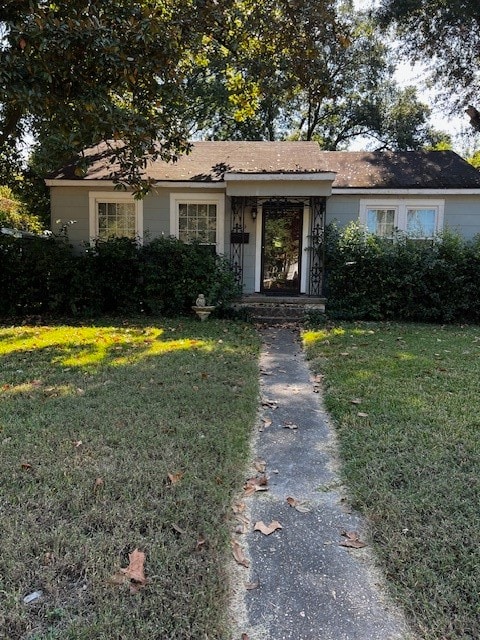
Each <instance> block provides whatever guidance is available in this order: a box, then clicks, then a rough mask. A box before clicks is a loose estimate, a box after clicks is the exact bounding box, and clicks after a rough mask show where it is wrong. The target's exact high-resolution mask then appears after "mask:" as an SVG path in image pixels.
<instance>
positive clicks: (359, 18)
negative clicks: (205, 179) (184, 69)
mask: <svg viewBox="0 0 480 640" xmlns="http://www.w3.org/2000/svg"><path fill="white" fill-rule="evenodd" d="M275 5H276V10H275V11H273V10H272V7H270V6H266V5H265V4H264V3H257V4H256V6H255V8H254V9H253V10H252V11H253V13H254V15H255V19H254V20H253V19H252V13H251V12H247V13H246V14H240V15H237V18H236V19H237V20H239V21H240V23H241V24H244V22H249V21H250V26H247V25H245V26H244V28H245V30H246V31H249V30H251V29H252V28H253V24H255V25H257V28H256V30H254V33H255V38H254V45H252V46H250V47H249V46H243V47H242V48H240V50H239V48H238V47H237V48H236V49H235V51H234V54H233V52H232V51H231V50H225V51H223V56H224V58H223V65H225V64H228V65H229V66H230V68H231V70H232V71H231V75H230V79H231V78H235V81H236V82H238V83H240V84H241V83H242V81H243V79H244V78H255V81H256V87H255V89H256V92H255V101H256V105H255V108H254V110H253V112H252V113H251V114H245V112H243V114H242V116H243V117H241V118H239V117H237V107H236V104H235V103H234V102H232V100H231V99H229V91H228V87H227V82H228V77H226V76H225V75H224V74H223V75H222V73H219V72H218V71H219V70H221V69H222V64H220V63H219V64H217V65H215V63H214V57H213V58H212V59H211V60H210V64H209V65H208V67H207V68H206V69H205V76H204V77H203V78H202V82H203V85H201V87H202V88H203V89H204V88H205V86H208V87H210V88H212V87H215V91H213V92H210V97H209V98H208V99H207V100H206V99H205V94H203V104H208V105H209V108H208V110H207V111H206V112H205V114H204V116H203V118H199V119H198V123H199V128H200V130H201V132H202V135H203V136H206V137H210V138H213V139H225V138H228V139H254V140H255V139H257V140H259V139H260V140H261V139H267V140H274V139H279V138H280V139H281V138H289V139H302V140H317V141H318V142H319V143H320V145H321V146H322V148H324V149H331V150H334V149H342V148H345V147H346V146H348V144H349V143H350V141H351V140H352V139H353V138H355V137H358V136H368V137H369V138H370V140H372V141H374V144H376V146H379V147H388V148H393V149H416V148H419V147H423V146H424V145H425V144H431V142H432V139H431V138H432V135H434V132H433V131H432V130H431V128H429V126H428V124H427V119H428V116H429V113H430V110H429V108H428V107H427V106H426V105H424V104H422V103H421V102H419V100H418V98H417V96H416V93H415V90H414V89H413V88H407V89H404V90H402V89H400V88H399V87H397V86H396V85H395V84H394V82H393V81H392V75H393V70H394V66H393V64H392V63H391V62H390V59H389V50H388V48H387V47H386V45H385V44H384V43H383V41H382V40H381V39H380V38H379V36H378V34H377V33H376V31H375V28H374V25H373V23H372V22H371V20H369V19H368V18H367V16H365V15H362V14H358V13H355V12H354V10H353V6H352V3H351V2H350V1H348V0H347V1H343V2H341V3H333V2H315V1H313V0H303V1H302V2H297V3H296V10H295V11H294V12H292V11H291V9H292V2H291V1H290V2H289V1H287V0H283V1H282V0H280V1H279V0H277V2H276V3H275ZM298 7H300V8H298ZM242 21H244V22H242ZM212 63H213V64H212ZM230 98H231V94H230ZM212 100H213V103H212Z"/></svg>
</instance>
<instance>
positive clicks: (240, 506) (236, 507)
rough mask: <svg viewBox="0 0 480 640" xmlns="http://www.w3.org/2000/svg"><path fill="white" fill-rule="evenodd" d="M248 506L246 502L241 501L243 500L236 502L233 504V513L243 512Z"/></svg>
mask: <svg viewBox="0 0 480 640" xmlns="http://www.w3.org/2000/svg"><path fill="white" fill-rule="evenodd" d="M246 508H247V505H246V504H245V502H241V501H238V502H234V503H233V506H232V510H233V513H235V514H238V513H243V512H244V511H245V509H246Z"/></svg>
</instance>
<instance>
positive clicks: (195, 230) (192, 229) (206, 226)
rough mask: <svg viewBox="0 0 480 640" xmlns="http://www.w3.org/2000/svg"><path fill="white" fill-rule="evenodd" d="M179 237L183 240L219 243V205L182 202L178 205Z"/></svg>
mask: <svg viewBox="0 0 480 640" xmlns="http://www.w3.org/2000/svg"><path fill="white" fill-rule="evenodd" d="M178 237H179V238H180V240H182V241H183V242H193V241H194V240H197V241H198V242H201V243H202V244H216V243H217V205H216V204H200V203H198V202H189V203H186V202H182V203H180V204H179V205H178Z"/></svg>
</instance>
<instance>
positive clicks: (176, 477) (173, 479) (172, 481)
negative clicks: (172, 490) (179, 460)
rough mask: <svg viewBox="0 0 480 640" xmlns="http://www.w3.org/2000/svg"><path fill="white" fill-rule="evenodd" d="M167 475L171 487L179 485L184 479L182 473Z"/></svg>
mask: <svg viewBox="0 0 480 640" xmlns="http://www.w3.org/2000/svg"><path fill="white" fill-rule="evenodd" d="M167 475H168V479H169V480H170V484H171V485H174V484H177V482H180V480H181V479H182V478H183V472H181V471H180V472H179V473H168V474H167Z"/></svg>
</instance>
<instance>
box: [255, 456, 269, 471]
mask: <svg viewBox="0 0 480 640" xmlns="http://www.w3.org/2000/svg"><path fill="white" fill-rule="evenodd" d="M253 466H254V467H255V469H256V470H257V471H259V472H260V473H264V472H265V469H266V468H267V463H266V461H265V460H262V458H256V459H255V460H254V461H253Z"/></svg>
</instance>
